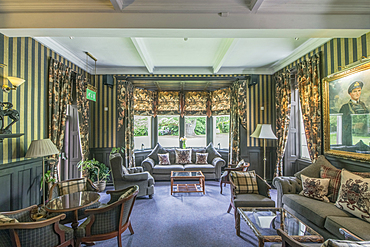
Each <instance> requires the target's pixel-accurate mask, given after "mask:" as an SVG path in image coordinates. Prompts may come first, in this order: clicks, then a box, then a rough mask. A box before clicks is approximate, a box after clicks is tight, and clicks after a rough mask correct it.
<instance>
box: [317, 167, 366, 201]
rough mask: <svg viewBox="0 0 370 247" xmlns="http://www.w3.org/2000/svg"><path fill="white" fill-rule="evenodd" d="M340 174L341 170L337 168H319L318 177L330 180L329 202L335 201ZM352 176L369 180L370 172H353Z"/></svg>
mask: <svg viewBox="0 0 370 247" xmlns="http://www.w3.org/2000/svg"><path fill="white" fill-rule="evenodd" d="M341 173H342V170H340V169H337V168H331V167H327V166H321V168H320V177H321V178H330V182H329V190H328V191H329V192H328V198H329V200H330V201H331V202H336V201H337V197H338V192H339V188H340V184H341V177H342V176H341ZM354 174H356V175H359V176H361V177H363V178H370V172H354Z"/></svg>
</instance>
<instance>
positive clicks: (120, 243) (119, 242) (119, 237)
mask: <svg viewBox="0 0 370 247" xmlns="http://www.w3.org/2000/svg"><path fill="white" fill-rule="evenodd" d="M121 237H122V236H121V234H120V233H118V236H117V241H118V246H119V247H122V239H121Z"/></svg>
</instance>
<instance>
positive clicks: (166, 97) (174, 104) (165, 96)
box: [156, 91, 180, 115]
mask: <svg viewBox="0 0 370 247" xmlns="http://www.w3.org/2000/svg"><path fill="white" fill-rule="evenodd" d="M156 112H157V114H158V115H180V92H178V91H160V92H158V104H157V110H156Z"/></svg>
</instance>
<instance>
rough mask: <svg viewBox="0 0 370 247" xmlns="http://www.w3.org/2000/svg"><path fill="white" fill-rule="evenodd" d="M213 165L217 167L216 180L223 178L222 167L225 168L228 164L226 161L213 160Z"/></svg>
mask: <svg viewBox="0 0 370 247" xmlns="http://www.w3.org/2000/svg"><path fill="white" fill-rule="evenodd" d="M212 165H213V166H214V167H215V174H216V179H219V178H220V177H221V167H224V166H225V165H226V162H225V160H224V159H222V158H220V157H216V158H214V159H213V160H212Z"/></svg>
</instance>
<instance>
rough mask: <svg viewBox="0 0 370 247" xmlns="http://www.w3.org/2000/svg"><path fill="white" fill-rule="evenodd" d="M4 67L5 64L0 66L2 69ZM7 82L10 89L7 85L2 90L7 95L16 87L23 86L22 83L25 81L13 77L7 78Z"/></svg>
mask: <svg viewBox="0 0 370 247" xmlns="http://www.w3.org/2000/svg"><path fill="white" fill-rule="evenodd" d="M5 66H6V64H0V68H4V67H5ZM8 80H9V81H10V82H11V84H12V87H10V86H9V85H3V86H2V89H3V91H4V92H6V93H9V92H10V90H16V89H17V87H19V86H20V85H22V84H23V82H25V81H26V80H24V79H22V78H18V77H13V76H8Z"/></svg>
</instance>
